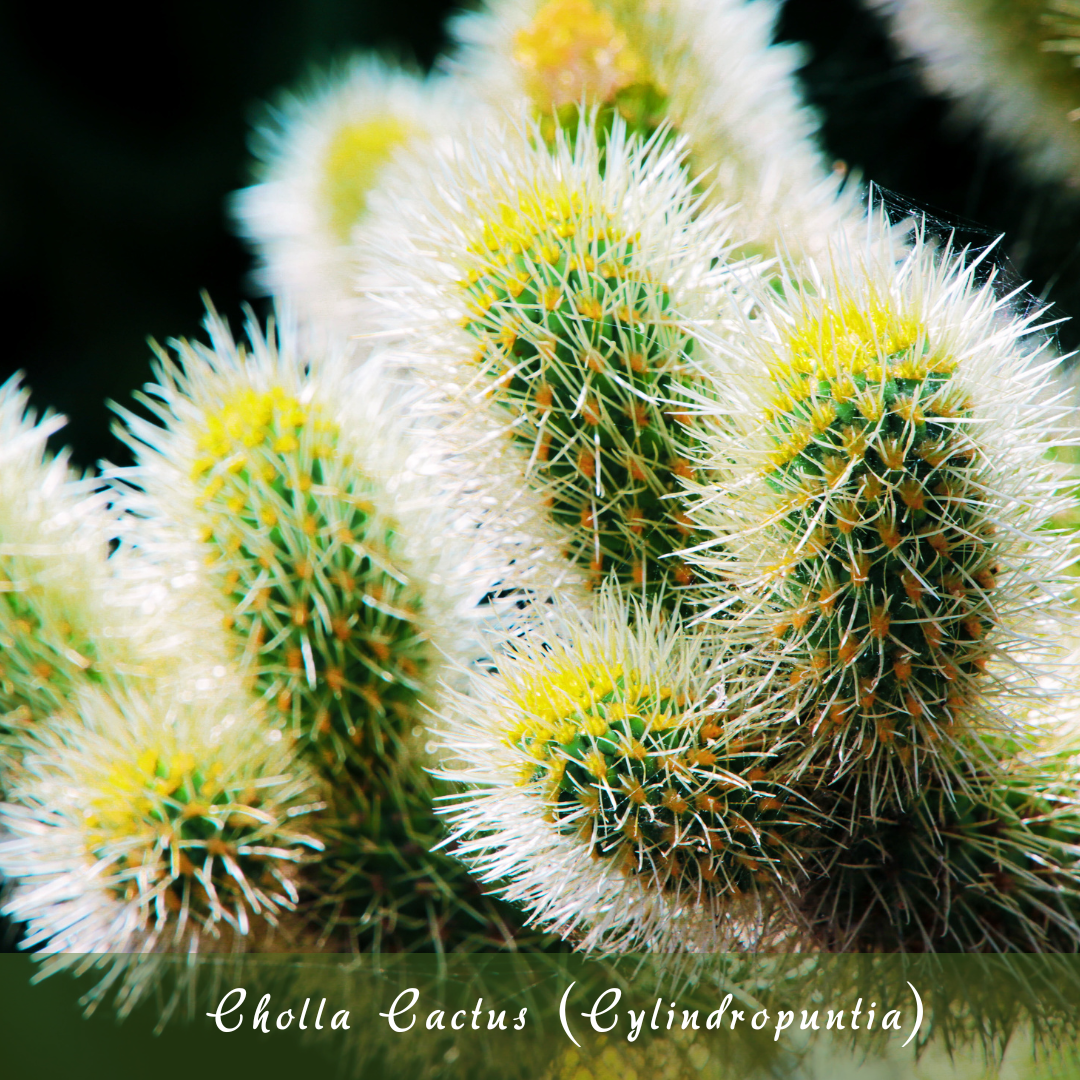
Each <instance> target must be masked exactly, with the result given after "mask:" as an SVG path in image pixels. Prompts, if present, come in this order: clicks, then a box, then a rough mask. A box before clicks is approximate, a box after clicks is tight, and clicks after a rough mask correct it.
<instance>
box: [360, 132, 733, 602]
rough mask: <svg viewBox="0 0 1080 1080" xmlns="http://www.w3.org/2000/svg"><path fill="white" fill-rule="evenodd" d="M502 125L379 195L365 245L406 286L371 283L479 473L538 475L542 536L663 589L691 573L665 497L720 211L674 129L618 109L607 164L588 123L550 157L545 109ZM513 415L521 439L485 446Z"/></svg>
mask: <svg viewBox="0 0 1080 1080" xmlns="http://www.w3.org/2000/svg"><path fill="white" fill-rule="evenodd" d="M490 138H491V140H492V145H491V146H490V147H488V148H487V149H488V151H489V152H488V153H486V154H485V155H483V156H480V155H468V156H466V155H464V154H461V155H459V156H457V157H449V156H448V157H447V158H446V159H445V160H444V161H443V162H442V164H441V166H440V168H439V170H437V175H438V176H439V180H438V182H437V183H433V182H430V181H427V182H426V190H425V191H424V198H423V199H417V200H403V201H402V203H401V204H400V205H399V206H397V207H396V208H395V207H391V206H389V205H387V206H386V207H384V210H383V219H384V224H383V225H382V226H380V227H379V228H378V229H376V228H374V227H373V229H372V230H371V233H370V237H371V243H370V247H369V251H368V262H369V264H370V265H371V266H372V267H379V272H380V273H383V274H387V273H388V272H389V275H390V276H391V277H392V279H393V280H394V281H395V282H396V284H395V285H394V287H393V288H392V289H390V290H389V291H387V292H385V293H381V294H380V292H379V287H378V285H377V284H376V285H374V286H373V292H374V293H375V294H376V295H377V296H378V295H381V297H382V300H383V301H384V303H385V304H386V305H387V307H388V309H389V312H390V314H389V316H388V319H389V321H390V322H391V323H394V324H396V325H398V326H399V328H400V329H402V330H406V331H408V332H410V334H409V336H410V341H409V346H408V348H409V351H410V358H411V359H412V360H413V361H414V362H415V363H417V365H418V367H419V368H420V371H421V374H422V375H423V376H424V377H425V378H426V379H427V380H428V382H429V384H430V385H431V387H432V389H433V391H434V392H435V393H436V394H437V395H438V396H439V398H440V399H441V400H442V401H443V409H444V412H445V414H446V416H447V418H448V424H447V437H448V438H449V439H450V440H452V441H453V442H454V443H455V445H456V446H457V447H458V448H459V456H460V457H461V458H463V459H465V460H469V459H470V458H471V461H472V463H473V464H474V466H475V474H474V481H475V484H476V486H477V488H478V490H479V491H481V492H483V493H484V494H486V492H484V488H485V486H494V485H497V484H499V483H505V484H507V485H508V486H509V485H515V486H516V487H517V488H518V490H519V491H520V490H521V489H524V490H525V491H526V492H528V493H529V497H530V498H531V499H532V503H533V505H534V506H535V507H536V516H537V517H538V518H541V519H546V527H547V532H546V533H545V534H543V535H538V536H537V539H536V546H537V547H538V548H539V547H541V546H542V544H543V543H545V542H548V541H550V539H552V538H554V539H555V540H556V542H557V543H558V544H559V546H560V547H561V549H562V554H563V557H564V558H565V559H568V560H569V562H570V563H571V564H572V565H573V566H575V567H576V568H577V569H578V572H579V575H580V576H583V577H584V578H585V579H586V580H588V581H590V582H591V583H592V584H593V585H596V584H599V582H601V581H602V580H606V579H610V580H613V581H616V582H618V583H619V584H620V585H621V586H623V587H624V588H627V589H630V590H639V591H643V592H644V593H645V594H646V595H652V594H655V593H657V592H661V591H665V592H667V593H668V594H669V595H670V594H671V593H673V592H674V591H675V590H676V589H677V588H678V587H679V586H682V585H686V584H687V583H689V581H690V580H691V574H690V572H689V571H688V570H687V568H686V567H685V566H684V565H683V564H682V563H681V562H680V561H679V560H678V559H677V558H674V557H673V554H674V553H675V552H676V551H677V550H678V549H679V548H681V547H684V546H685V545H686V544H687V542H688V538H689V537H690V535H691V526H690V524H689V522H688V521H687V519H686V518H685V516H684V514H683V513H682V508H681V505H680V501H679V499H678V498H677V497H675V498H673V497H672V496H674V495H677V493H678V492H679V491H680V490H681V485H682V483H683V481H684V480H685V479H686V478H688V477H691V476H692V475H693V470H692V467H691V465H690V456H691V454H692V447H693V445H694V442H695V440H696V438H697V437H698V436H699V434H700V432H699V431H698V428H699V426H700V425H699V421H698V420H697V418H696V417H695V416H692V415H691V414H690V413H689V412H688V411H687V410H686V407H685V395H686V391H687V389H688V388H691V387H692V388H695V389H696V390H697V391H698V392H699V393H700V394H708V393H709V388H710V383H709V376H708V371H709V367H710V356H709V353H708V352H707V350H705V348H704V347H703V346H702V343H701V340H700V333H701V326H702V324H703V323H704V322H706V321H708V322H710V323H711V321H712V320H714V319H715V318H716V317H717V314H718V311H719V309H720V306H721V300H720V297H719V294H718V293H717V291H716V288H715V285H716V279H718V278H720V277H722V276H723V275H724V274H725V273H730V272H731V271H730V270H729V268H728V267H727V266H726V264H724V257H725V254H726V252H727V250H728V247H729V241H728V238H727V232H726V226H725V224H724V219H723V217H722V215H719V214H717V213H714V212H706V213H700V214H699V211H700V210H701V200H700V197H699V196H698V195H697V194H695V192H694V189H693V187H692V185H691V184H690V182H689V181H688V179H687V178H686V176H685V174H684V172H683V169H682V166H681V153H682V149H683V148H682V145H681V144H677V145H675V146H671V147H668V148H666V149H665V148H663V147H662V146H660V145H658V144H657V143H656V142H655V141H653V142H651V143H649V144H645V145H643V144H641V143H640V142H638V141H637V140H635V139H628V138H626V137H625V131H624V128H623V125H622V123H621V121H618V122H617V123H616V124H615V127H614V129H613V131H612V135H611V138H610V140H609V142H608V144H607V148H606V155H605V164H604V168H603V169H601V166H600V151H599V149H598V148H597V146H596V144H595V142H594V141H593V140H592V139H591V137H587V136H586V135H585V134H580V133H579V136H578V138H577V139H576V142H575V143H574V144H573V145H570V144H569V143H568V142H567V141H566V140H565V139H564V137H563V135H562V133H560V134H559V137H558V139H557V147H556V150H555V153H554V155H552V154H551V153H549V152H548V150H547V149H546V148H545V147H544V146H543V145H542V144H540V142H539V135H538V131H537V129H536V127H535V125H532V126H526V127H525V128H523V129H522V130H521V131H520V132H517V133H516V134H514V135H513V136H510V135H508V134H506V133H498V132H495V133H491V134H490ZM418 182H419V183H422V184H423V183H425V182H424V181H422V180H421V179H420V178H419V177H418ZM433 252H434V253H435V255H436V257H435V258H433V257H432V253H433ZM717 263H719V266H718V267H717V266H716V264H717ZM432 299H435V301H436V303H437V305H438V306H437V308H435V309H434V310H432V305H431V300H432ZM425 307H427V308H428V310H431V311H432V314H431V318H430V320H428V321H425V322H424V323H422V324H420V325H418V324H417V315H418V314H419V312H420V311H422V310H424V308H425ZM406 320H408V321H407V322H406ZM500 432H505V436H506V438H507V439H508V440H509V441H510V443H511V448H510V452H507V450H506V449H503V450H502V451H501V452H495V453H493V452H492V451H491V449H490V445H491V442H492V441H494V440H497V439H498V438H499V433H500ZM477 447H479V451H478V452H477V451H476V448H477ZM515 558H517V561H518V562H520V561H521V559H520V558H519V557H518V556H517V553H516V552H515V551H513V550H511V551H509V552H508V554H507V561H508V562H510V561H511V560H513V559H515ZM564 573H565V571H564ZM558 574H559V571H558V567H557V566H552V567H550V569H549V570H548V577H549V579H551V581H552V582H554V581H555V580H557V577H558Z"/></svg>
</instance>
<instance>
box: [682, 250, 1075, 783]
mask: <svg viewBox="0 0 1080 1080" xmlns="http://www.w3.org/2000/svg"><path fill="white" fill-rule="evenodd" d="M976 273H977V266H976V264H975V262H970V263H965V260H964V258H963V257H962V256H959V255H955V254H953V253H950V252H945V253H944V255H941V256H939V255H936V254H934V253H933V252H932V251H931V250H930V249H929V247H928V246H926V245H925V243H924V242H922V241H921V239H920V240H919V241H918V242H917V243H916V245H915V248H914V250H913V251H912V253H911V255H910V256H909V258H908V259H907V260H906V261H905V262H904V264H903V265H901V266H899V267H896V268H894V267H893V266H892V265H891V264H889V263H887V262H885V261H884V260H882V261H875V260H874V259H873V258H872V257H871V256H865V257H864V256H863V255H862V254H861V253H856V254H848V255H844V254H841V253H839V252H838V253H837V255H836V257H835V259H834V262H833V269H832V271H831V272H830V273H829V274H828V275H827V276H822V278H820V279H819V280H816V281H814V282H813V283H812V284H808V285H806V286H805V287H802V288H800V287H799V285H797V284H796V283H794V282H790V281H789V282H786V283H785V289H784V293H783V296H778V295H775V294H773V295H772V296H771V297H769V296H763V298H762V308H763V315H762V321H761V322H760V323H758V324H756V325H748V326H747V333H746V334H744V335H741V336H733V337H732V338H731V342H732V343H733V347H732V352H733V355H734V354H735V353H736V352H737V353H738V355H737V357H736V360H735V362H736V365H737V367H738V371H737V374H734V375H733V381H734V382H735V383H737V385H738V388H739V394H740V402H739V406H738V407H737V408H736V409H734V410H733V411H732V417H731V418H732V424H733V430H734V434H733V435H732V436H730V438H724V439H720V440H718V441H717V443H716V444H715V450H716V460H715V467H716V468H717V470H718V471H721V472H722V471H724V470H725V469H726V471H727V480H726V481H725V482H723V483H720V484H718V485H717V486H716V488H715V489H713V490H711V491H704V492H703V495H704V498H703V502H702V503H701V505H700V506H699V507H698V509H697V510H696V511H695V514H694V516H695V518H696V519H697V520H698V521H700V522H701V523H702V524H704V525H706V526H708V527H710V528H712V529H713V530H714V532H715V535H716V537H717V541H716V542H715V544H716V545H717V546H714V547H713V548H712V549H711V551H709V552H707V553H699V555H698V558H699V560H700V564H701V570H702V574H703V576H705V577H708V576H710V575H715V576H716V579H717V580H718V581H720V580H723V582H724V584H723V585H722V586H721V587H720V589H719V590H718V603H717V609H718V610H719V609H720V608H723V609H724V610H726V611H727V612H728V613H730V615H729V617H730V624H729V625H730V626H731V627H732V629H733V631H734V632H735V633H736V634H737V635H738V634H741V635H742V636H743V639H744V640H745V641H747V642H748V643H752V645H753V647H754V648H756V649H757V650H758V651H759V653H760V654H762V655H764V656H765V657H767V663H768V664H769V665H771V666H772V667H771V670H772V675H773V678H774V679H777V680H781V681H786V682H787V683H788V684H790V692H789V694H788V700H789V701H790V702H791V703H792V706H791V707H792V709H793V711H794V715H796V716H797V717H798V719H799V721H800V723H801V724H802V725H804V728H805V730H806V732H807V733H808V734H807V739H808V747H809V749H808V751H807V752H808V755H810V756H813V754H815V753H817V752H818V751H819V750H824V752H825V761H826V762H827V763H828V765H829V767H835V768H838V769H841V770H843V769H851V768H864V767H865V765H864V763H865V762H866V761H867V760H869V761H871V762H872V763H873V771H874V772H875V773H876V774H878V779H877V781H875V784H874V785H872V788H873V790H874V791H875V792H876V795H875V798H876V797H877V796H880V795H881V794H882V793H884V792H889V791H892V792H896V791H900V790H903V789H905V788H906V787H907V785H908V783H909V781H910V782H911V783H913V784H915V785H916V786H918V785H920V784H922V783H925V781H926V780H927V779H928V777H929V776H930V774H931V773H932V772H933V771H934V770H935V769H939V768H940V771H939V777H942V778H945V779H944V782H945V784H946V787H947V788H948V787H951V786H952V785H953V784H955V783H962V775H961V774H962V770H960V774H958V773H957V770H956V767H955V766H954V765H953V764H950V762H951V758H952V756H953V754H954V752H955V751H956V748H957V746H958V745H959V743H960V742H962V741H963V739H965V738H969V737H971V736H972V735H977V734H978V733H979V732H980V731H985V730H986V729H987V728H988V727H993V726H995V725H1000V724H1002V723H1006V722H1007V712H1008V706H1009V701H1010V700H1011V699H1010V698H1009V693H1010V691H1009V684H1008V683H1007V682H1006V683H1003V682H1002V678H1001V676H1002V672H1003V671H1004V670H1006V669H1005V668H1002V666H1001V663H1000V662H1001V661H1005V662H1008V661H1009V660H1010V659H1012V660H1013V661H1016V660H1017V659H1018V655H1019V654H1020V653H1027V652H1028V651H1029V650H1030V648H1031V647H1032V646H1031V645H1030V643H1029V641H1028V640H1027V639H1026V638H1025V637H1024V636H1023V634H1024V631H1025V629H1026V628H1029V627H1030V626H1031V625H1032V624H1033V623H1034V622H1035V621H1036V620H1037V619H1039V618H1041V617H1043V616H1048V615H1049V614H1050V609H1051V608H1052V607H1053V606H1054V601H1055V596H1056V595H1059V594H1060V592H1061V589H1060V583H1059V575H1060V571H1061V569H1062V567H1063V565H1065V564H1067V562H1068V561H1069V559H1070V558H1071V556H1070V554H1069V545H1068V544H1067V543H1066V542H1065V541H1064V540H1062V539H1061V538H1060V537H1059V536H1057V535H1055V534H1054V533H1052V532H1049V531H1047V530H1046V528H1045V526H1046V525H1047V523H1048V522H1049V521H1050V520H1051V518H1052V517H1053V515H1054V514H1055V513H1057V512H1058V510H1059V506H1060V500H1061V490H1060V488H1061V481H1060V475H1059V473H1058V472H1057V471H1056V470H1055V468H1054V466H1053V465H1052V464H1051V463H1049V462H1048V461H1047V459H1046V456H1045V455H1046V449H1047V446H1048V445H1049V442H1050V440H1051V439H1052V438H1053V437H1054V435H1055V434H1056V435H1059V436H1060V435H1061V434H1062V423H1063V421H1064V418H1065V415H1066V413H1067V412H1068V410H1067V409H1066V408H1065V407H1064V406H1063V405H1062V404H1061V403H1060V401H1055V400H1054V399H1053V397H1052V392H1051V390H1050V389H1048V382H1049V380H1050V374H1051V370H1052V368H1053V366H1054V361H1053V359H1052V358H1048V357H1047V356H1046V354H1045V339H1042V338H1040V337H1039V336H1038V335H1037V334H1035V333H1034V331H1035V329H1036V327H1035V321H1036V318H1037V314H1038V313H1037V312H1035V311H1033V312H1029V313H1028V314H1024V315H1014V314H1012V313H1011V309H1010V308H1009V306H1008V304H1007V302H1006V301H1005V300H1002V299H999V298H998V297H997V296H996V294H995V292H994V286H993V282H992V281H990V282H988V283H985V284H982V285H979V284H978V283H977V282H976V277H975V275H976ZM725 463H727V464H725ZM736 463H738V464H736ZM733 586H734V587H736V588H738V589H741V590H742V592H743V596H744V602H743V605H742V607H741V608H739V609H738V610H737V611H736V610H735V609H733V608H732V607H731V606H730V604H728V603H727V599H728V594H727V590H728V589H730V588H731V587H733ZM725 605H726V606H725ZM762 642H764V643H765V644H764V645H763V644H762ZM1013 687H1014V689H1013V691H1012V693H1014V695H1015V694H1017V693H1019V691H1017V690H1016V689H1015V679H1014V683H1013ZM998 691H1002V692H1003V693H1004V697H1002V695H1001V694H1000V693H998ZM993 697H997V698H1000V700H999V701H998V704H997V705H996V706H995V704H994V701H993V700H992V698H993ZM1002 709H1004V710H1005V713H1004V714H1003V713H1002V712H1001V710H1002ZM939 759H940V760H939ZM818 765H819V766H821V767H825V766H824V765H823V763H822V761H821V759H819V760H818ZM928 766H929V768H928Z"/></svg>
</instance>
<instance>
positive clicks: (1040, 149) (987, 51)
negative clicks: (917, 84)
mask: <svg viewBox="0 0 1080 1080" xmlns="http://www.w3.org/2000/svg"><path fill="white" fill-rule="evenodd" d="M868 2H869V4H870V6H871V7H874V8H877V9H879V10H881V11H882V12H883V13H884V14H885V15H886V16H887V18H888V22H889V27H890V29H891V30H892V33H893V35H894V36H895V37H896V39H897V41H898V42H899V44H900V46H901V47H902V49H903V50H904V51H905V52H906V53H908V54H909V55H911V56H914V57H916V58H917V59H918V60H920V61H921V63H922V65H923V71H924V75H925V77H926V81H927V82H928V83H929V85H930V87H931V88H932V89H933V90H935V91H936V92H938V93H941V94H945V95H946V96H948V97H951V98H954V99H956V101H957V104H958V108H959V110H960V111H961V113H962V114H963V115H965V116H967V117H971V118H973V119H975V120H977V121H979V122H980V123H982V124H983V125H984V126H985V127H986V129H987V130H988V131H989V133H990V135H991V136H992V137H993V138H994V139H996V140H997V141H998V142H1000V143H1003V144H1005V145H1006V146H1010V147H1014V148H1015V149H1016V150H1017V151H1019V153H1020V155H1021V157H1022V159H1023V160H1024V162H1025V163H1026V164H1027V166H1028V167H1029V168H1030V169H1031V170H1032V171H1033V172H1034V173H1035V174H1036V175H1037V176H1040V177H1047V178H1051V179H1064V180H1075V179H1076V178H1077V177H1078V176H1080V137H1078V134H1077V128H1076V121H1077V119H1078V118H1080V72H1078V71H1077V64H1076V59H1077V56H1078V54H1080V5H1077V4H1076V3H1075V2H1074V0H1008V2H1002V0H868Z"/></svg>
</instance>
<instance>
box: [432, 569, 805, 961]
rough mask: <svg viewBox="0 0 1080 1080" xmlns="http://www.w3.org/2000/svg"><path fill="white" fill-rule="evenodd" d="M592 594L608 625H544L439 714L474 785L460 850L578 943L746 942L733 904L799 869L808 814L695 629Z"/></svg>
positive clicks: (457, 812)
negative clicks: (736, 713) (772, 770)
mask: <svg viewBox="0 0 1080 1080" xmlns="http://www.w3.org/2000/svg"><path fill="white" fill-rule="evenodd" d="M598 605H599V606H598V615H597V623H598V628H597V629H593V628H590V627H588V626H587V625H585V624H582V623H581V622H580V621H579V620H577V619H575V618H574V617H573V616H572V615H570V614H569V613H567V616H566V621H565V622H564V623H563V625H561V626H560V625H558V623H557V621H556V620H544V622H545V623H546V625H543V627H542V628H541V627H540V626H537V627H535V628H534V635H527V636H526V639H525V644H524V645H523V646H522V647H521V648H520V650H519V651H518V653H517V654H516V655H514V656H510V657H508V658H505V659H504V660H502V661H501V662H500V670H499V674H498V675H497V676H491V677H487V678H479V679H477V680H475V681H474V684H473V687H472V695H471V696H470V697H464V696H462V697H460V698H458V699H457V701H456V702H455V703H454V704H453V705H452V706H451V708H450V711H449V712H447V713H446V714H445V715H444V717H443V719H444V723H445V725H446V727H445V730H444V732H443V736H444V738H445V741H446V744H447V747H448V749H449V751H450V759H451V760H454V761H456V762H460V763H461V764H460V766H458V767H456V768H455V769H454V771H453V772H452V773H451V775H452V776H453V777H454V778H456V779H459V780H461V781H464V782H466V783H467V784H468V785H469V786H470V788H471V791H470V792H469V793H468V794H467V796H466V797H465V798H463V799H461V800H460V801H459V802H458V804H457V805H456V806H455V807H454V808H453V809H452V811H451V812H450V817H451V821H452V823H453V827H454V832H455V836H457V837H459V838H460V843H459V844H458V845H457V847H456V849H455V850H456V851H457V853H458V854H460V855H462V856H463V857H464V858H466V860H467V861H468V862H469V863H470V864H471V865H473V866H475V867H476V868H477V870H478V871H479V872H480V874H481V875H482V877H483V878H484V879H485V880H490V881H503V880H506V881H508V882H509V885H508V886H507V888H506V896H507V898H508V899H511V900H515V901H517V902H519V903H523V904H524V905H525V907H526V909H527V911H528V912H529V914H530V917H531V918H532V919H533V920H535V921H537V922H539V923H541V924H542V925H550V926H552V927H554V928H555V929H557V930H558V931H559V932H560V933H562V934H564V935H567V934H571V935H572V936H573V937H574V938H575V939H579V940H580V941H581V942H583V944H584V945H585V947H592V946H603V947H615V948H620V947H621V948H625V947H630V948H634V947H644V946H656V947H660V948H668V947H671V946H673V945H694V946H701V947H714V948H715V947H720V945H721V944H722V943H724V942H727V943H729V944H730V943H733V942H735V941H737V940H740V935H743V936H744V937H745V939H749V938H750V937H752V936H753V934H754V933H755V932H757V928H756V927H755V928H754V929H751V924H750V922H746V923H742V922H741V921H740V917H741V916H743V915H745V914H746V912H747V911H749V910H751V909H752V907H753V899H754V898H755V897H757V896H758V894H768V893H770V892H771V891H772V886H774V885H776V884H778V883H780V882H781V881H786V880H789V879H792V878H794V877H795V876H796V875H797V871H798V857H799V844H800V841H801V840H802V839H803V837H804V836H805V835H806V834H807V833H808V832H809V831H810V829H811V827H812V822H811V820H810V819H811V817H812V815H811V814H808V812H807V807H806V806H805V805H802V804H800V803H799V802H798V800H794V799H792V798H791V797H790V796H789V793H788V792H787V791H785V790H784V789H783V787H782V786H780V785H778V784H777V783H776V782H775V781H774V780H772V779H771V778H770V776H769V771H768V770H769V765H770V755H769V754H768V753H766V752H765V751H764V744H763V743H762V742H761V740H760V738H755V737H753V736H749V735H748V737H740V738H739V739H738V740H735V739H732V738H730V737H729V735H728V732H727V730H726V726H725V723H724V717H723V711H722V707H721V706H722V703H721V701H720V700H719V699H718V698H715V697H710V696H709V695H707V694H706V692H705V690H706V688H707V687H708V685H709V680H708V676H707V668H708V657H709V655H710V651H709V649H707V648H706V647H704V645H703V643H702V641H701V639H700V638H699V637H698V636H697V635H684V636H680V635H679V633H678V630H677V628H676V627H677V624H676V623H672V622H665V620H664V619H663V618H662V616H661V612H660V609H659V608H654V610H653V611H652V612H651V613H647V612H645V611H642V610H640V609H637V608H636V606H635V605H630V607H631V608H634V609H635V610H630V609H629V608H627V606H626V605H625V604H624V603H623V602H621V601H620V600H618V598H617V597H616V596H614V595H613V594H611V593H609V592H608V591H607V590H605V592H604V594H603V595H602V596H601V597H600V599H599V601H598ZM633 623H636V624H637V628H636V629H630V624H633ZM759 899H760V898H759ZM744 943H745V941H744Z"/></svg>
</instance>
